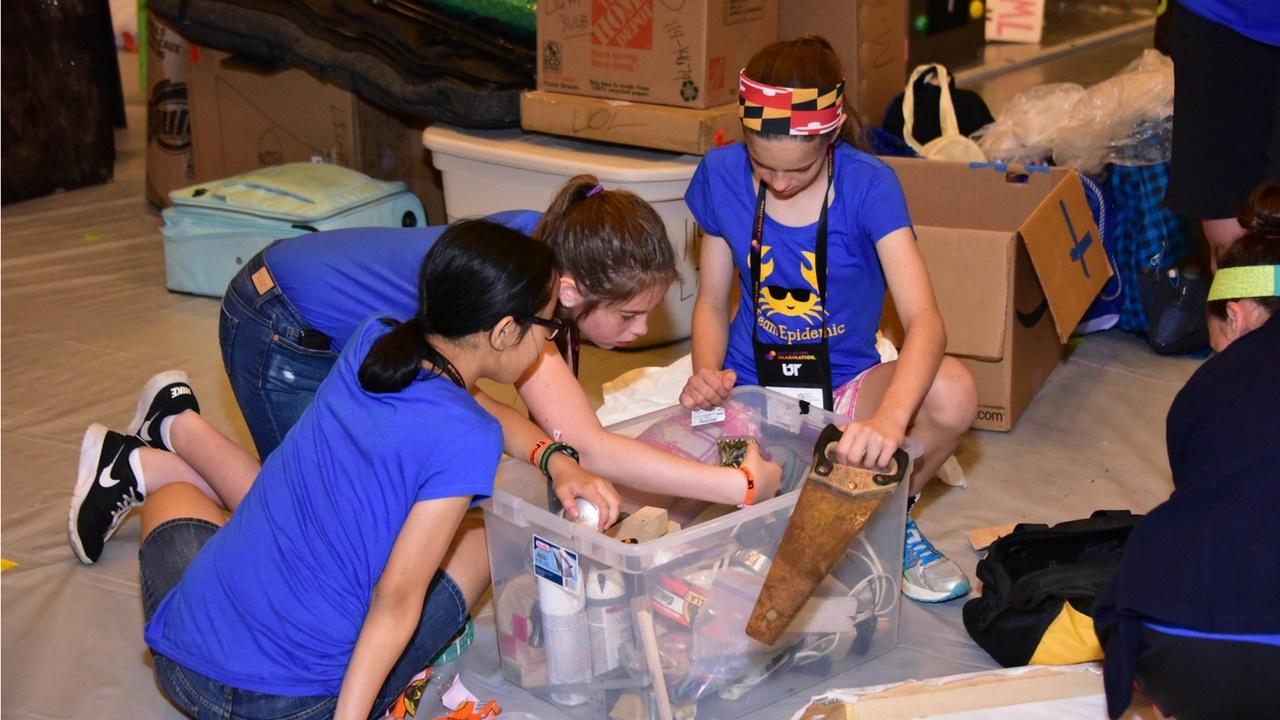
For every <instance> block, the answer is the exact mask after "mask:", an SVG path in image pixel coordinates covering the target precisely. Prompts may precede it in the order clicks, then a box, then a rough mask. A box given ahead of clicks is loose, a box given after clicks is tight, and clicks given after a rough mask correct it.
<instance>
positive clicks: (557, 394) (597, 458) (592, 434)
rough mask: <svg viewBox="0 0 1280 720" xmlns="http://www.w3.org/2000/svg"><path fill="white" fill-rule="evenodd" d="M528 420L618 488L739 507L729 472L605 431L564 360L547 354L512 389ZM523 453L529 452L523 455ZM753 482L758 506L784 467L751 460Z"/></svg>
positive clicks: (738, 491)
mask: <svg viewBox="0 0 1280 720" xmlns="http://www.w3.org/2000/svg"><path fill="white" fill-rule="evenodd" d="M516 389H517V390H519V392H520V397H521V398H522V399H523V400H524V403H525V405H526V406H527V407H528V408H529V415H530V418H531V419H532V420H533V421H534V422H535V423H537V424H538V425H539V426H540V427H542V428H543V429H545V430H546V431H547V432H552V433H554V432H555V431H556V430H559V431H560V433H561V435H562V439H563V440H564V441H565V442H567V443H569V444H570V445H572V446H573V447H574V448H576V449H577V450H578V453H579V454H580V455H581V457H582V464H583V466H585V467H586V468H587V469H588V470H591V471H592V472H596V473H599V474H601V475H604V476H605V477H608V478H609V479H610V480H612V481H614V482H615V483H618V484H620V485H626V486H627V487H630V488H634V489H636V490H643V491H646V492H653V493H658V494H661V495H669V496H674V497H685V498H693V499H696V500H704V501H707V502H715V503H725V504H728V505H737V504H739V503H741V502H742V500H743V497H744V495H745V494H746V480H745V478H744V476H743V474H742V473H741V472H739V471H738V470H735V469H733V468H724V467H719V466H715V465H705V464H703V463H700V462H697V461H695V460H690V459H688V458H685V457H681V456H679V455H674V454H672V453H669V452H666V451H664V450H659V449H658V448H655V447H653V446H652V445H646V444H645V443H643V442H640V441H639V440H636V439H634V438H629V437H626V436H624V435H618V434H615V433H611V432H609V431H608V430H605V429H604V427H603V426H602V425H601V424H600V419H599V418H598V417H596V413H595V411H594V410H593V409H592V408H591V403H590V402H589V401H588V400H587V395H586V393H585V392H583V391H582V386H581V385H579V384H578V380H577V378H575V377H574V376H573V373H572V372H571V371H570V370H569V366H568V365H566V364H565V362H564V359H563V358H561V357H560V355H559V354H557V353H556V352H555V350H554V349H550V350H548V351H546V352H544V353H543V356H542V359H541V360H540V361H539V362H538V364H537V365H535V366H534V368H533V369H532V370H531V371H530V372H529V374H527V375H526V376H525V377H523V378H521V380H520V381H519V382H518V383H517V384H516ZM526 452H528V451H527V450H526ZM743 464H744V465H746V466H747V467H748V469H750V470H751V472H752V474H753V475H754V476H755V479H756V498H757V501H760V500H765V499H768V498H771V497H773V496H774V495H777V494H778V490H779V489H780V488H781V486H782V468H781V466H779V465H777V464H776V463H772V462H769V461H766V460H764V459H763V458H762V457H760V456H759V455H752V456H750V457H749V459H748V460H747V461H746V462H744V463H743Z"/></svg>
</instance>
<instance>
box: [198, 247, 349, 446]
mask: <svg viewBox="0 0 1280 720" xmlns="http://www.w3.org/2000/svg"><path fill="white" fill-rule="evenodd" d="M255 276H256V277H257V280H258V282H255ZM260 287H265V288H266V290H260V289H259V288H260ZM219 316H220V317H219V324H218V341H219V345H220V346H221V348H222V365H223V368H224V369H225V370H226V371H227V379H228V380H230V381H231V391H232V392H233V393H234V394H235V396H236V403H237V404H239V406H240V412H241V413H242V414H243V415H244V421H245V424H246V425H247V426H248V427H249V434H250V435H252V436H253V444H254V445H255V446H256V447H257V449H258V457H260V458H263V459H266V457H267V455H269V454H271V451H272V450H275V448H276V446H277V445H279V444H280V441H281V440H282V439H283V438H284V436H285V433H287V432H288V431H289V428H291V427H293V426H294V424H295V423H297V422H298V418H300V417H302V413H303V411H305V410H306V409H307V408H308V407H310V405H311V402H312V400H314V399H315V396H316V389H317V388H319V387H320V383H321V381H323V380H324V379H325V377H327V376H328V375H329V371H330V370H332V369H333V366H334V364H335V363H336V362H337V360H338V353H337V352H335V351H334V350H332V349H329V348H326V347H324V345H325V342H324V341H325V339H326V338H324V337H323V336H319V337H317V334H316V333H315V331H314V329H313V328H311V326H310V325H309V324H308V323H307V319H306V318H304V317H302V314H301V313H300V312H298V310H297V308H295V307H294V306H293V303H291V302H289V298H287V297H285V295H284V293H283V292H282V291H281V290H280V286H279V285H277V284H276V283H275V281H274V279H273V278H272V277H271V270H270V268H268V267H267V264H266V261H265V260H264V259H263V254H262V253H261V252H259V253H258V254H257V255H255V256H253V257H252V258H251V259H250V260H249V261H248V262H246V263H245V264H244V266H243V267H241V268H240V270H239V271H238V272H237V273H236V275H235V277H233V278H232V279H231V283H230V284H229V285H228V286H227V292H226V295H224V296H223V298H222V311H221V312H220V313H219Z"/></svg>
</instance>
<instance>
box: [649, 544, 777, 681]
mask: <svg viewBox="0 0 1280 720" xmlns="http://www.w3.org/2000/svg"><path fill="white" fill-rule="evenodd" d="M763 586H764V578H763V577H759V576H756V575H753V574H751V573H747V572H743V571H739V570H737V569H726V570H724V571H722V572H720V573H717V574H716V577H715V580H714V581H713V582H712V584H711V589H710V592H709V593H708V597H707V602H706V604H705V605H703V606H702V609H701V610H700V611H699V612H698V614H697V616H696V617H695V618H694V621H693V627H692V635H693V637H692V641H691V646H690V649H689V650H690V653H689V655H690V667H689V674H688V676H687V677H686V678H685V679H684V682H682V683H681V684H680V685H678V686H677V687H676V688H675V692H674V693H673V694H674V695H675V697H677V698H679V699H681V700H683V701H686V702H687V701H691V700H697V699H699V698H702V697H705V696H707V695H709V694H710V693H712V692H716V691H718V690H720V689H722V688H724V687H726V686H728V685H730V684H732V683H733V682H734V681H736V680H738V679H739V678H741V677H743V676H744V675H747V674H748V673H750V672H751V671H752V670H754V669H757V668H764V667H766V666H768V665H769V661H770V660H771V659H773V658H774V657H775V656H777V655H780V654H781V653H784V652H785V651H786V649H787V647H786V646H785V645H784V646H779V647H773V646H769V645H765V644H764V643H762V642H760V641H758V640H755V639H753V638H751V637H750V636H748V635H747V634H746V627H747V621H748V620H749V619H750V618H751V612H752V610H753V609H754V608H755V603H756V598H757V597H759V595H760V589H761V588H762V587H763ZM794 641H795V638H792V642H794Z"/></svg>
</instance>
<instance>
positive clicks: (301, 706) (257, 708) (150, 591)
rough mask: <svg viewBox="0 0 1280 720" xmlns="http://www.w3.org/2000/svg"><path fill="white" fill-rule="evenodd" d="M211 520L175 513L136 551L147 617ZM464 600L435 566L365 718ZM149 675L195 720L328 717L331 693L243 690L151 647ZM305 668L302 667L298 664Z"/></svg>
mask: <svg viewBox="0 0 1280 720" xmlns="http://www.w3.org/2000/svg"><path fill="white" fill-rule="evenodd" d="M217 531H218V526H217V525H214V524H213V523H211V522H209V521H207V520H199V519H196V518H177V519H174V520H169V521H167V522H164V523H161V524H160V525H158V526H157V527H156V528H155V529H154V530H152V531H151V534H150V535H148V536H147V539H146V540H144V541H143V543H142V547H141V548H139V550H138V567H139V572H140V574H141V576H142V609H143V614H144V616H145V617H146V620H147V621H148V622H150V621H151V617H152V616H153V615H154V614H155V611H156V608H157V607H158V606H159V605H160V601H161V600H163V599H164V597H165V595H168V594H169V591H171V590H172V589H173V588H174V587H176V586H177V584H178V582H179V581H180V580H182V575H183V573H184V572H186V569H187V566H188V565H189V564H191V561H192V560H194V559H195V557H196V553H198V552H199V551H200V548H202V547H203V546H204V544H205V542H207V541H208V540H209V538H211V537H213V534H214V533H215V532H217ZM466 618H467V601H466V598H465V597H464V596H463V594H462V590H461V589H459V588H458V586H457V584H455V583H454V582H453V578H451V577H449V576H448V575H447V574H446V573H444V572H443V571H440V570H437V571H436V575H435V577H434V578H433V579H432V580H431V584H430V585H429V586H428V587H427V597H426V601H425V602H424V603H423V606H422V617H421V619H420V620H419V621H418V628H417V629H416V630H414V632H413V636H412V637H411V638H410V639H409V644H408V645H407V646H406V647H405V650H404V652H403V653H402V654H401V655H400V659H399V660H397V661H396V663H395V665H394V666H392V668H391V673H390V674H389V675H388V676H387V680H386V682H384V683H383V685H382V688H381V689H379V690H378V698H377V700H376V701H375V702H374V705H373V711H372V712H371V713H370V714H369V717H370V720H374V719H376V718H381V717H382V716H383V715H384V714H385V713H386V711H387V708H388V707H390V706H391V703H392V702H394V701H395V699H396V698H397V697H398V696H399V695H400V693H401V692H403V691H404V689H405V686H407V685H408V684H409V681H410V680H412V679H413V676H414V675H417V674H418V673H420V672H422V669H423V668H425V667H426V666H427V664H428V663H430V662H431V660H432V658H434V657H435V656H436V654H437V653H438V652H440V649H441V648H443V647H444V646H445V644H446V643H448V642H449V641H450V640H452V639H453V636H454V635H455V634H456V633H457V632H458V630H459V629H460V628H461V627H462V624H463V623H464V622H466ZM151 657H152V659H153V661H154V664H155V672H156V680H157V681H158V682H159V683H160V687H162V688H164V691H165V693H166V694H167V695H168V696H169V699H170V700H172V701H173V703H174V704H175V705H177V706H178V708H179V709H180V710H182V712H184V713H186V714H187V715H189V716H190V717H193V718H198V719H199V720H206V719H210V720H212V719H214V718H217V719H219V720H221V719H225V718H288V719H289V720H308V719H309V718H327V717H332V716H333V713H334V709H335V708H336V707H337V703H338V697H337V696H336V695H312V696H306V697H292V696H287V695H272V694H269V693H259V692H251V691H248V690H242V689H240V688H236V687H232V686H231V685H227V684H225V683H221V682H218V681H217V680H214V679H213V678H210V677H206V676H205V675H201V674H200V673H198V672H195V671H193V670H190V669H188V668H186V667H183V666H182V665H179V664H178V663H176V662H174V661H173V660H170V659H169V658H167V657H165V656H164V655H160V654H159V653H155V652H153V653H151ZM300 671H301V672H305V671H306V670H305V668H301V669H300Z"/></svg>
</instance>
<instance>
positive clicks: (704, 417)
mask: <svg viewBox="0 0 1280 720" xmlns="http://www.w3.org/2000/svg"><path fill="white" fill-rule="evenodd" d="M718 422H724V408H722V407H713V408H711V409H710V410H694V411H693V412H691V413H689V424H690V425H691V426H693V427H699V426H702V425H710V424H711V423H718Z"/></svg>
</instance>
